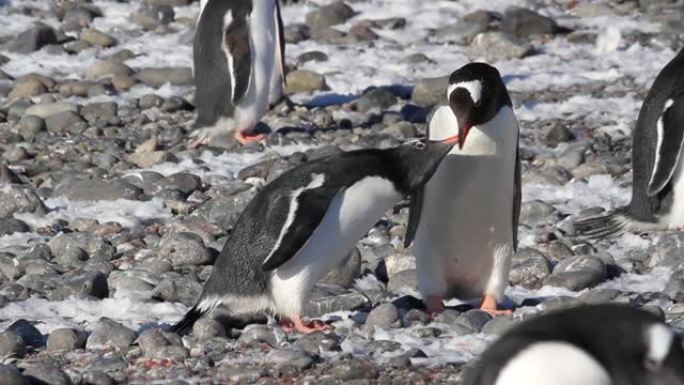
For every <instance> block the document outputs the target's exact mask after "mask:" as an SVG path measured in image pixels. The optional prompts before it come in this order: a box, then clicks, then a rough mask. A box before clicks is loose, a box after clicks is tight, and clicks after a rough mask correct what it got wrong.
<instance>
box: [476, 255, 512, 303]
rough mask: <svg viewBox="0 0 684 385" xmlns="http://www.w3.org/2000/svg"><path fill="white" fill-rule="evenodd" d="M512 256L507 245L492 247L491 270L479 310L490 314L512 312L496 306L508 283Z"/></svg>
mask: <svg viewBox="0 0 684 385" xmlns="http://www.w3.org/2000/svg"><path fill="white" fill-rule="evenodd" d="M511 244H512V243H511ZM512 256H513V248H512V247H511V246H509V245H500V246H498V247H496V248H495V249H494V255H493V258H492V271H491V273H490V275H489V280H488V282H487V287H486V288H485V291H484V295H483V298H482V304H481V305H480V310H482V311H485V312H487V313H489V314H490V315H492V316H497V315H502V314H511V313H513V312H512V311H511V310H499V308H498V302H499V301H500V300H501V298H502V297H503V292H504V289H505V288H506V285H508V273H509V271H510V270H511V257H512Z"/></svg>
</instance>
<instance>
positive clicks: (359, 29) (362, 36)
mask: <svg viewBox="0 0 684 385" xmlns="http://www.w3.org/2000/svg"><path fill="white" fill-rule="evenodd" d="M349 36H351V37H353V38H355V39H356V40H357V41H371V40H376V39H378V38H379V37H380V36H378V34H377V33H375V32H373V30H372V29H371V28H370V27H369V26H367V25H365V24H356V25H354V26H353V27H351V28H350V29H349Z"/></svg>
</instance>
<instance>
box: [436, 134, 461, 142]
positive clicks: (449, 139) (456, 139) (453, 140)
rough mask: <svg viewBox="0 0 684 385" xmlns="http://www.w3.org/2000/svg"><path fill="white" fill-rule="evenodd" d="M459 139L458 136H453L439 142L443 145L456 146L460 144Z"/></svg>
mask: <svg viewBox="0 0 684 385" xmlns="http://www.w3.org/2000/svg"><path fill="white" fill-rule="evenodd" d="M460 138H461V137H460V136H459V135H453V136H450V137H448V138H445V139H442V140H440V141H439V142H440V143H444V144H456V143H460V142H461V139H460Z"/></svg>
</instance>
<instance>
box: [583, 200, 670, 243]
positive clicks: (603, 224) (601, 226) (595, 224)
mask: <svg viewBox="0 0 684 385" xmlns="http://www.w3.org/2000/svg"><path fill="white" fill-rule="evenodd" d="M664 228H666V227H665V226H663V225H660V224H659V223H651V222H644V221H640V220H638V219H636V218H634V217H633V216H632V215H630V214H629V212H628V211H627V209H626V208H625V207H623V208H620V209H617V210H615V211H612V212H608V213H603V214H599V215H594V216H591V217H587V218H583V219H580V220H578V221H576V222H575V230H576V231H577V234H578V235H579V236H580V237H584V238H591V239H600V238H606V237H611V236H618V235H621V234H622V233H624V232H627V231H650V230H662V229H664Z"/></svg>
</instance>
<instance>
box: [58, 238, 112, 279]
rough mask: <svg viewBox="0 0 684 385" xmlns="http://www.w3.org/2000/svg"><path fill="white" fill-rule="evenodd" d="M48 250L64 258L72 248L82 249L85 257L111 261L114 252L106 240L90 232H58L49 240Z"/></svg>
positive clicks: (70, 252)
mask: <svg viewBox="0 0 684 385" xmlns="http://www.w3.org/2000/svg"><path fill="white" fill-rule="evenodd" d="M50 250H51V251H52V254H53V255H54V256H55V258H61V257H64V258H66V257H67V256H69V255H73V254H74V251H73V250H82V251H83V252H85V253H86V256H87V257H89V258H92V259H97V260H101V261H111V260H112V259H113V258H114V252H115V249H114V247H113V246H112V245H111V244H110V243H109V242H108V241H107V240H105V239H104V238H102V237H100V236H97V235H94V234H90V233H66V234H59V235H58V236H56V237H54V238H52V239H51V240H50ZM96 286H97V285H96Z"/></svg>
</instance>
